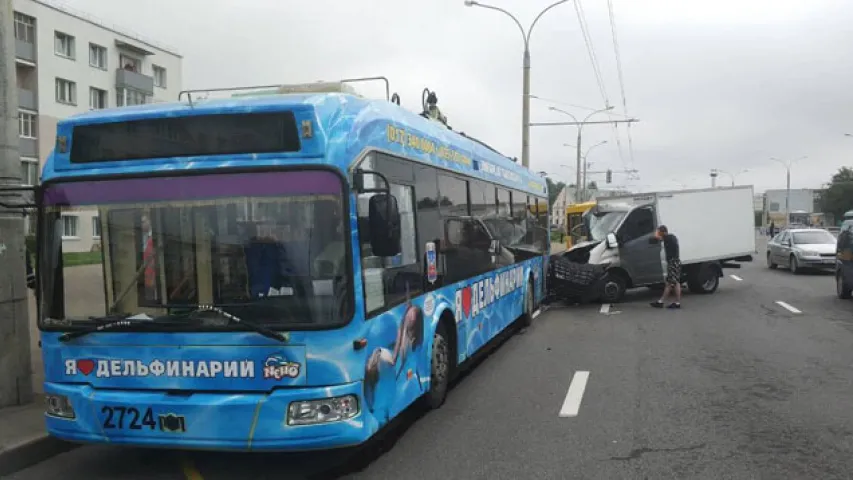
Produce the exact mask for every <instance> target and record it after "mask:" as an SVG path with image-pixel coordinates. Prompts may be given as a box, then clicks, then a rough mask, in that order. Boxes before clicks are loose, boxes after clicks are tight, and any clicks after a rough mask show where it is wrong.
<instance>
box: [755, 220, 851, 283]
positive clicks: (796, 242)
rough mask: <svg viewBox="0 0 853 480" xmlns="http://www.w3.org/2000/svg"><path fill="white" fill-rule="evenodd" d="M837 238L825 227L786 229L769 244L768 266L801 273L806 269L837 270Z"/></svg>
mask: <svg viewBox="0 0 853 480" xmlns="http://www.w3.org/2000/svg"><path fill="white" fill-rule="evenodd" d="M836 243H837V242H836V239H835V236H834V235H832V234H831V233H829V232H828V231H827V230H824V229H822V228H795V229H790V230H784V231H782V232H780V233H779V234H778V235H776V236H775V237H773V238H772V239H771V240H770V241H769V242H768V243H767V266H768V267H769V268H776V267H777V266H779V265H781V266H783V267H788V269H790V270H791V273H793V274H797V273H799V272H800V271H801V270H803V269H818V270H830V269H833V268H835V251H836Z"/></svg>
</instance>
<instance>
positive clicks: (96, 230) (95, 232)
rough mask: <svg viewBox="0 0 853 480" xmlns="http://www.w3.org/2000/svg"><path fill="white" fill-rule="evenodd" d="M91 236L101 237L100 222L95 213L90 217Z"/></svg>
mask: <svg viewBox="0 0 853 480" xmlns="http://www.w3.org/2000/svg"><path fill="white" fill-rule="evenodd" d="M92 238H101V222H100V217H98V216H97V215H95V216H94V217H92Z"/></svg>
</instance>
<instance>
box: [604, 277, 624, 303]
mask: <svg viewBox="0 0 853 480" xmlns="http://www.w3.org/2000/svg"><path fill="white" fill-rule="evenodd" d="M601 283H602V287H601V301H602V302H604V303H619V302H621V301H622V298H623V297H624V296H625V290H626V289H627V288H628V282H627V281H626V279H625V276H624V275H621V274H618V273H605V274H604V278H603V279H602V282H601Z"/></svg>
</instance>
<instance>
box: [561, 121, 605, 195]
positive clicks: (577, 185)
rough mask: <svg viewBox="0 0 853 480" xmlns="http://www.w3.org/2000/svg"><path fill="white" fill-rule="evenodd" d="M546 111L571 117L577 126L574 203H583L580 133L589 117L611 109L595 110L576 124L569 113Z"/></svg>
mask: <svg viewBox="0 0 853 480" xmlns="http://www.w3.org/2000/svg"><path fill="white" fill-rule="evenodd" d="M548 110H552V111H554V112H560V113H562V114H563V115H568V116H570V117H572V120H574V121H575V123H576V124H577V126H578V139H577V143H576V144H575V146H576V147H577V158H576V163H577V166H576V168H577V181H576V183H575V201H576V202H578V203H580V202H582V201H583V199H582V197H581V191H582V190H586V185H581V181H582V180H583V178H584V177H585V174H584V173H583V172H584V171H585V170H586V168H585V167H586V166H585V165H581V133H582V132H583V126H584V124H585V123H586V121H587V120H589V119H590V117H592V116H593V115H595V114H596V113H601V112H607V111H610V110H613V107H612V106H611V107H607V108H602V109H601V110H596V111H594V112H592V113H590V114H589V115H587V116H586V118H584V119H583V121H582V122H578V119H577V118H575V116H574V115H572V114H571V113H569V112H567V111H565V110H563V109H560V108H557V107H548ZM582 175H583V176H582Z"/></svg>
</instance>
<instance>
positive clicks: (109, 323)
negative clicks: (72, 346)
mask: <svg viewBox="0 0 853 480" xmlns="http://www.w3.org/2000/svg"><path fill="white" fill-rule="evenodd" d="M89 320H93V321H102V322H103V323H99V324H98V325H94V326H91V327H88V328H82V329H80V330H75V331H73V332H66V333H63V334H62V335H60V336H59V341H60V342H63V343H64V342H68V341H70V340H73V339H75V338H79V337H82V336H83V335H88V334H90V333H96V332H107V331H110V330H120V329H123V328H128V327H138V326H140V325H146V326H151V325H157V326H162V325H164V324H165V325H170V324H171V325H177V324H178V323H176V322H172V321H153V320H152V319H151V318H150V317H148V318H134V317H133V316H130V315H125V316H121V315H107V316H104V317H89Z"/></svg>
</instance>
